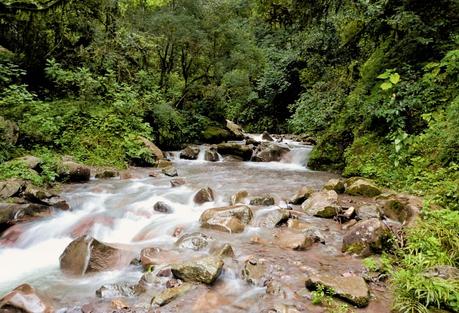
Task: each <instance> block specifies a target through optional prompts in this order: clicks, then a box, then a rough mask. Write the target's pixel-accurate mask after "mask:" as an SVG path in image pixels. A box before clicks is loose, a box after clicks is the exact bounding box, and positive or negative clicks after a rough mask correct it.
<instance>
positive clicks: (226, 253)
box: [210, 243, 234, 258]
mask: <svg viewBox="0 0 459 313" xmlns="http://www.w3.org/2000/svg"><path fill="white" fill-rule="evenodd" d="M210 252H211V253H212V255H214V256H217V257H220V258H226V257H228V258H233V257H234V250H233V247H232V246H231V245H230V244H229V243H225V244H224V245H223V246H221V247H216V248H213V249H211V251H210Z"/></svg>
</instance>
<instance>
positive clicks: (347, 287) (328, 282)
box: [306, 274, 370, 308]
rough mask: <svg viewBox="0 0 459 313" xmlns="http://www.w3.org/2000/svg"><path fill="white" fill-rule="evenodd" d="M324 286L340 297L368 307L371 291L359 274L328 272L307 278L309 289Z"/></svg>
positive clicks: (361, 306) (360, 306) (358, 305)
mask: <svg viewBox="0 0 459 313" xmlns="http://www.w3.org/2000/svg"><path fill="white" fill-rule="evenodd" d="M318 286H324V287H326V288H327V289H329V290H330V292H331V293H332V294H333V295H334V296H335V297H338V298H340V299H343V300H345V301H347V302H349V303H351V304H353V305H355V306H357V307H359V308H363V307H366V306H367V305H368V303H369V302H370V292H369V290H368V286H367V284H366V282H365V280H364V279H363V278H362V277H358V276H348V277H340V276H331V275H326V274H319V275H312V276H310V277H309V278H308V279H307V280H306V287H307V288H308V289H312V290H314V289H316V288H317V287H318Z"/></svg>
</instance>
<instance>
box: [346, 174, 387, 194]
mask: <svg viewBox="0 0 459 313" xmlns="http://www.w3.org/2000/svg"><path fill="white" fill-rule="evenodd" d="M344 185H345V192H346V193H347V194H349V195H351V196H364V197H375V196H378V195H380V194H381V189H380V188H378V187H377V186H376V185H375V184H374V183H373V182H372V181H370V180H368V179H363V178H359V177H353V178H349V179H348V180H346V182H345V184H344Z"/></svg>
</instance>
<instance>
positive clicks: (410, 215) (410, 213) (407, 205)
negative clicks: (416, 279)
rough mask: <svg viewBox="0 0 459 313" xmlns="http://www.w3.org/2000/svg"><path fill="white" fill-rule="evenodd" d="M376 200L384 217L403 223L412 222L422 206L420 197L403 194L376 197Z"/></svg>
mask: <svg viewBox="0 0 459 313" xmlns="http://www.w3.org/2000/svg"><path fill="white" fill-rule="evenodd" d="M377 201H378V203H379V204H380V208H381V211H382V212H383V214H384V215H385V216H386V217H388V218H390V219H392V220H395V221H398V222H400V223H405V224H411V223H412V222H414V221H415V220H416V218H417V217H418V216H419V213H420V211H421V208H422V207H423V201H422V198H419V197H415V196H410V195H403V194H400V195H388V196H386V197H378V198H377Z"/></svg>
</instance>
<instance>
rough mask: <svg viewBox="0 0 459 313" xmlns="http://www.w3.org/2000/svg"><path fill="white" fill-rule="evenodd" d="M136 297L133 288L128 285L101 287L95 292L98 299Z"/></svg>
mask: <svg viewBox="0 0 459 313" xmlns="http://www.w3.org/2000/svg"><path fill="white" fill-rule="evenodd" d="M135 295H136V292H135V289H134V286H133V285H131V284H129V283H124V282H123V283H117V284H107V285H103V286H102V287H100V288H99V289H97V290H96V296H97V297H99V298H117V297H128V298H129V297H134V296H135Z"/></svg>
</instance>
